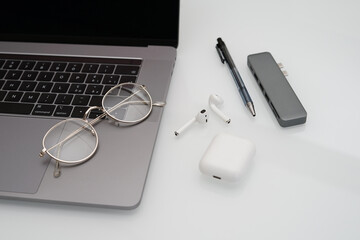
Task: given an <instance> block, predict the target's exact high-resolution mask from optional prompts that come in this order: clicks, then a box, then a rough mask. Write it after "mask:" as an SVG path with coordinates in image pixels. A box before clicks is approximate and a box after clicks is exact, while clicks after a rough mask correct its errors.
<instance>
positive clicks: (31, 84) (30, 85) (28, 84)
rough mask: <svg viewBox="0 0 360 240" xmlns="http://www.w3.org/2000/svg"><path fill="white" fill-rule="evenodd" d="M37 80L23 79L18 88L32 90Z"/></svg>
mask: <svg viewBox="0 0 360 240" xmlns="http://www.w3.org/2000/svg"><path fill="white" fill-rule="evenodd" d="M36 84H37V82H28V81H24V82H22V83H21V85H20V88H19V90H20V91H33V90H34V89H35V87H36Z"/></svg>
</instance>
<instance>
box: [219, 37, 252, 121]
mask: <svg viewBox="0 0 360 240" xmlns="http://www.w3.org/2000/svg"><path fill="white" fill-rule="evenodd" d="M217 41H218V43H217V44H216V50H217V52H218V53H219V56H220V60H221V62H222V63H225V62H226V63H227V65H228V67H229V70H230V72H231V75H232V76H233V78H234V81H235V83H236V86H237V88H238V91H239V93H240V95H241V98H242V100H243V101H244V104H245V106H247V108H248V109H249V110H250V112H251V114H252V115H253V116H254V117H255V115H256V113H255V108H254V103H253V101H252V100H251V97H250V94H249V93H248V91H247V89H246V87H245V84H244V82H243V80H242V78H241V76H240V73H239V71H238V70H237V68H236V66H235V64H234V62H233V60H232V58H231V56H230V53H229V51H228V49H227V47H226V45H225V43H224V42H223V40H222V39H221V38H218V39H217Z"/></svg>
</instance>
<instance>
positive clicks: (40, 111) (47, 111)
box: [32, 104, 55, 116]
mask: <svg viewBox="0 0 360 240" xmlns="http://www.w3.org/2000/svg"><path fill="white" fill-rule="evenodd" d="M54 110H55V105H45V104H44V105H43V104H38V105H36V106H35V108H34V110H33V112H32V114H33V115H38V116H51V115H52V114H53V112H54Z"/></svg>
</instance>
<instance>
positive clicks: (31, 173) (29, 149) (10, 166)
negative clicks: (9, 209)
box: [0, 116, 58, 193]
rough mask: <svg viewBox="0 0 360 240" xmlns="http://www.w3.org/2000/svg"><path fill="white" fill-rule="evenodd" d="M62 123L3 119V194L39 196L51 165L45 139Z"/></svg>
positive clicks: (0, 177)
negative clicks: (45, 153) (41, 154)
mask: <svg viewBox="0 0 360 240" xmlns="http://www.w3.org/2000/svg"><path fill="white" fill-rule="evenodd" d="M57 121H58V120H49V119H32V118H21V117H3V116H2V117H1V124H0V133H1V144H0V153H1V157H0V191H5V192H17V193H36V192H37V190H38V188H39V185H40V183H41V180H42V178H43V176H44V173H45V171H46V169H47V167H48V165H49V159H48V158H46V157H45V158H44V159H42V158H40V157H39V152H40V151H41V149H42V138H43V136H44V134H45V133H46V131H47V130H48V129H49V128H50V127H51V126H52V125H53V124H54V123H56V122H57Z"/></svg>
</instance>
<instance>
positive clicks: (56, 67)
mask: <svg viewBox="0 0 360 240" xmlns="http://www.w3.org/2000/svg"><path fill="white" fill-rule="evenodd" d="M66 65H67V63H62V62H54V63H53V64H52V65H51V68H50V71H54V72H55V71H56V72H62V71H64V70H65V68H66Z"/></svg>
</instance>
